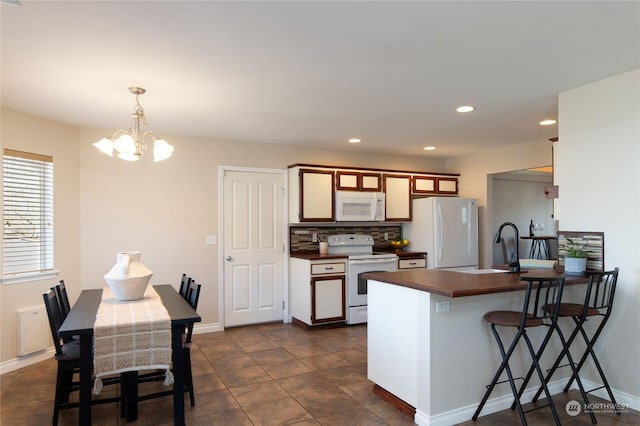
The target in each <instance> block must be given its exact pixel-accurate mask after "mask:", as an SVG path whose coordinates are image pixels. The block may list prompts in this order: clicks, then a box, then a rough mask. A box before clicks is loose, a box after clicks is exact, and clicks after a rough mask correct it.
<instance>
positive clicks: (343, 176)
mask: <svg viewBox="0 0 640 426" xmlns="http://www.w3.org/2000/svg"><path fill="white" fill-rule="evenodd" d="M336 181H337V187H338V189H339V190H340V191H359V190H360V173H358V172H345V171H342V170H338V171H337V172H336Z"/></svg>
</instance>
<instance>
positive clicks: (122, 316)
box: [93, 286, 173, 395]
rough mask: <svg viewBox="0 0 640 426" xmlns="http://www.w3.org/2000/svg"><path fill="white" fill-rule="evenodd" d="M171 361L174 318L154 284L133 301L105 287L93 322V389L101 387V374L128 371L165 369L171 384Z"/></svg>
mask: <svg viewBox="0 0 640 426" xmlns="http://www.w3.org/2000/svg"><path fill="white" fill-rule="evenodd" d="M170 363H171V320H170V318H169V314H168V313H167V310H166V309H165V307H164V305H163V304H162V300H161V299H160V297H159V296H158V293H156V291H155V290H154V289H153V287H152V286H149V287H147V289H146V291H145V293H144V296H143V297H142V299H139V300H133V301H119V300H116V298H115V296H114V294H113V292H112V291H111V289H110V288H105V289H104V290H103V292H102V301H101V303H100V306H99V307H98V312H97V314H96V321H95V323H94V326H93V366H94V373H95V376H96V379H95V383H94V388H93V393H94V394H96V395H98V394H100V392H101V391H102V379H101V378H102V377H104V376H108V375H112V374H119V373H123V372H126V371H136V370H149V369H164V370H165V371H166V375H165V382H164V383H165V384H166V385H169V384H172V383H173V375H172V373H171V370H170Z"/></svg>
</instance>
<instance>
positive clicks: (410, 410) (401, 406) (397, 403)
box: [373, 385, 416, 417]
mask: <svg viewBox="0 0 640 426" xmlns="http://www.w3.org/2000/svg"><path fill="white" fill-rule="evenodd" d="M373 393H374V394H376V395H378V396H379V397H380V398H382V399H384V400H385V401H387V402H388V403H389V404H391V405H393V406H394V407H395V408H396V409H398V410H400V411H402V412H403V413H404V414H406V415H407V416H409V417H415V414H416V409H415V408H414V407H413V406H412V405H409V404H407V403H406V402H404V401H403V400H401V399H400V398H398V397H397V396H395V395H394V394H392V393H391V392H389V391H388V390H386V389H384V388H381V387H380V386H378V385H373Z"/></svg>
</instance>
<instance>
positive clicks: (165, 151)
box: [153, 139, 173, 162]
mask: <svg viewBox="0 0 640 426" xmlns="http://www.w3.org/2000/svg"><path fill="white" fill-rule="evenodd" d="M172 155H173V147H172V146H171V145H169V144H168V143H167V141H165V140H164V139H158V140H157V141H155V142H154V143H153V161H156V162H157V161H162V160H166V159H167V158H169V157H171V156H172Z"/></svg>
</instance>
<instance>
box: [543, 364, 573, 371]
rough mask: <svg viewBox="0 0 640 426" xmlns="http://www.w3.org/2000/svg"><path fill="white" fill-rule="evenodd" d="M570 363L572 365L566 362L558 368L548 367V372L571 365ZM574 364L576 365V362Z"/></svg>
mask: <svg viewBox="0 0 640 426" xmlns="http://www.w3.org/2000/svg"><path fill="white" fill-rule="evenodd" d="M570 365H571V364H570V363H566V364H562V365H559V366H557V367H556V368H547V369H546V372H547V373H548V372H549V371H551V370H557V369H558V368H562V367H569V366H570ZM573 365H574V366H575V365H576V363H575V362H574V363H573Z"/></svg>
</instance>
